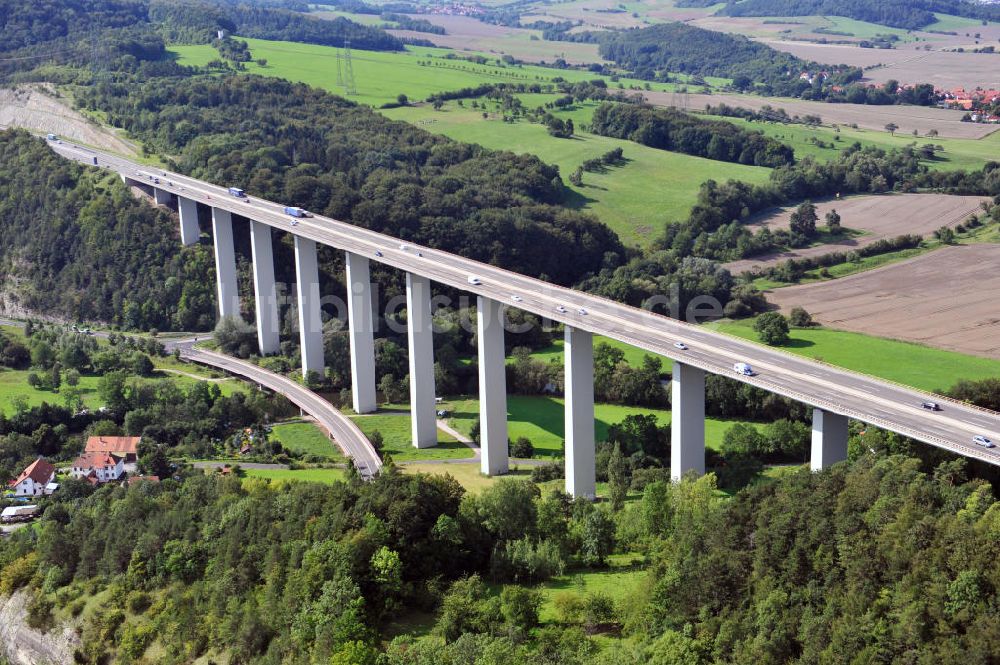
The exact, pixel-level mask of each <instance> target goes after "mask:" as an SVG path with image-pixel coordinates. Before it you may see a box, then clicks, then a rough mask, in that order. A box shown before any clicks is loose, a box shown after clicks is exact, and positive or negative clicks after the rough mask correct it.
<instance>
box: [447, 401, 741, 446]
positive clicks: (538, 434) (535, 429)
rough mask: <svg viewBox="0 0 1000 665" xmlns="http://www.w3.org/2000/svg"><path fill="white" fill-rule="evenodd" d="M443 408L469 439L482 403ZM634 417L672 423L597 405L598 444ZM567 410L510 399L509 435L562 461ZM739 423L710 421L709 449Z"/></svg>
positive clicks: (660, 414)
mask: <svg viewBox="0 0 1000 665" xmlns="http://www.w3.org/2000/svg"><path fill="white" fill-rule="evenodd" d="M441 408H444V409H448V411H450V412H451V415H450V417H449V419H448V421H449V424H450V425H451V426H452V427H454V428H455V429H456V430H458V431H459V432H462V433H463V434H466V435H468V434H469V432H470V431H471V429H472V424H473V423H474V422H475V419H476V418H477V417H478V416H479V400H477V399H472V398H469V399H454V400H446V401H445V403H444V404H443V405H442V407H441ZM633 414H652V415H654V416H656V419H657V422H659V423H660V424H661V425H667V424H669V423H670V411H669V410H667V409H651V408H647V407H638V406H621V405H618V404H595V405H594V429H595V434H596V437H597V440H598V441H602V440H604V439H605V438H606V437H607V434H608V427H609V426H611V425H614V424H616V423H619V422H621V421H622V420H624V419H625V417H626V416H629V415H633ZM564 418H565V409H564V408H563V400H562V399H561V398H557V397H537V396H527V395H508V396H507V432H508V436H509V437H510V438H511V439H517V438H518V437H521V436H526V437H528V438H529V439H531V442H532V444H534V446H535V457H538V458H550V459H551V458H558V457H562V441H563V435H564V432H565V421H564ZM735 422H737V421H735V420H723V419H715V418H707V419H706V420H705V445H706V446H708V447H709V448H712V449H718V447H719V446H720V445H721V444H722V437H723V435H724V434H725V432H726V430H727V429H729V427H730V426H731V425H732V424H733V423H735Z"/></svg>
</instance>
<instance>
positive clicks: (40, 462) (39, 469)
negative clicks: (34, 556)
mask: <svg viewBox="0 0 1000 665" xmlns="http://www.w3.org/2000/svg"><path fill="white" fill-rule="evenodd" d="M141 441H142V437H138V436H92V437H90V438H88V439H87V445H86V446H85V448H84V451H83V453H81V454H80V455H79V456H78V457H77V458H76V459H74V460H73V463H72V464H71V466H70V467H69V474H68V475H69V476H70V477H71V478H77V479H82V480H85V481H87V482H89V483H90V484H92V485H103V484H104V483H111V482H117V481H124V482H128V483H130V484H131V482H132V481H133V480H140V479H141V480H151V481H154V482H156V481H158V480H159V478H157V477H156V476H138V475H135V474H136V464H137V462H138V457H139V454H138V448H139V443H140V442H141ZM56 472H57V469H56V467H55V466H54V465H53V464H52V463H51V462H49V461H48V460H46V459H44V458H42V457H39V458H38V459H36V460H35V461H34V462H32V463H31V464H29V465H28V466H27V467H26V468H25V469H24V471H22V472H21V474H20V475H19V476H18V477H17V478H15V479H14V480H12V481H10V482H9V483H8V484H7V490H8V496H12V497H13V498H15V499H21V500H26V499H31V498H35V497H44V496H49V495H50V494H53V493H54V492H56V491H57V490H58V489H59V483H57V482H56ZM37 514H38V506H37V505H33V504H30V505H29V504H23V503H22V504H20V505H17V506H9V507H7V508H4V509H3V511H2V514H0V522H4V523H11V522H19V521H27V520H30V519H32V518H33V517H34V516H36V515H37Z"/></svg>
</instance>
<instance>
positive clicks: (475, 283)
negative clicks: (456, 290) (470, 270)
mask: <svg viewBox="0 0 1000 665" xmlns="http://www.w3.org/2000/svg"><path fill="white" fill-rule="evenodd" d="M468 281H469V284H472V285H473V286H481V285H482V283H483V280H481V279H479V278H478V277H476V276H475V275H469V277H468Z"/></svg>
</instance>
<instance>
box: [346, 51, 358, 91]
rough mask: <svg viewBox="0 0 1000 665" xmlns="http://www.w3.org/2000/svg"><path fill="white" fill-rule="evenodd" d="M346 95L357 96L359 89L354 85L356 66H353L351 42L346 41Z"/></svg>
mask: <svg viewBox="0 0 1000 665" xmlns="http://www.w3.org/2000/svg"><path fill="white" fill-rule="evenodd" d="M344 94H346V95H356V94H358V89H357V88H356V87H355V85H354V66H353V65H351V40H350V39H345V40H344Z"/></svg>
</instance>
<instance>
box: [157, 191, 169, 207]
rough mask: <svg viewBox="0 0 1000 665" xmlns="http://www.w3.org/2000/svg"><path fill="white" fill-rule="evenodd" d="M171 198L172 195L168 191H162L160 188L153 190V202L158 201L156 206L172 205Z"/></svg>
mask: <svg viewBox="0 0 1000 665" xmlns="http://www.w3.org/2000/svg"><path fill="white" fill-rule="evenodd" d="M170 197H171V193H170V192H169V191H168V190H166V189H160V188H159V187H154V188H153V200H154V201H156V205H158V206H165V205H170Z"/></svg>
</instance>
